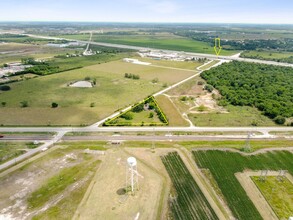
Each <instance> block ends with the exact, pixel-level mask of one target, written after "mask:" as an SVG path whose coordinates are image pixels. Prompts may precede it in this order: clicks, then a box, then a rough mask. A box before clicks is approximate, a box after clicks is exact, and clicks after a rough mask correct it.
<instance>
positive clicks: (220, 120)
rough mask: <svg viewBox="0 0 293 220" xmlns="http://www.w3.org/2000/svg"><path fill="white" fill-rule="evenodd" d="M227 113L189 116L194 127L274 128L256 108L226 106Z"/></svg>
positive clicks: (272, 123) (271, 122)
mask: <svg viewBox="0 0 293 220" xmlns="http://www.w3.org/2000/svg"><path fill="white" fill-rule="evenodd" d="M225 108H226V109H227V110H228V112H229V113H207V114H189V115H188V117H189V119H190V120H191V121H192V123H193V124H194V125H195V126H215V127H216V126H226V127H233V126H237V127H239V126H276V124H275V123H274V122H273V121H272V120H271V119H269V118H268V117H266V116H264V115H262V114H261V112H260V111H258V110H257V109H256V108H253V107H249V106H231V105H229V106H226V107H225Z"/></svg>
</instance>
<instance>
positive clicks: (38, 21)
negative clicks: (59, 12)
mask: <svg viewBox="0 0 293 220" xmlns="http://www.w3.org/2000/svg"><path fill="white" fill-rule="evenodd" d="M5 22H7V23H13V22H15V23H116V24H239V25H241V24H245V25H247V24H250V25H293V23H254V22H196V21H190V22H181V21H178V22H177V21H66V20H63V21H62V20H47V21H44V20H30V21H29V20H27V21H18V20H2V21H1V20H0V23H5Z"/></svg>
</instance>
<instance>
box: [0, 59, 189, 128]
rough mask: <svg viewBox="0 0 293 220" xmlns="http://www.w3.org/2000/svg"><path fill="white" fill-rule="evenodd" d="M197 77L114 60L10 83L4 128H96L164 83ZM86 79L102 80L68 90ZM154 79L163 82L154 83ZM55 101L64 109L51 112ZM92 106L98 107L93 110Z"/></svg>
mask: <svg viewBox="0 0 293 220" xmlns="http://www.w3.org/2000/svg"><path fill="white" fill-rule="evenodd" d="M113 59H117V57H113ZM125 73H133V74H138V75H139V76H140V79H139V80H133V79H126V78H124V74H125ZM192 74H194V73H193V72H190V71H184V70H182V71H181V70H170V69H166V68H159V67H151V66H143V65H134V64H130V63H125V62H122V61H114V62H108V63H105V64H97V65H92V66H87V67H85V68H81V69H76V70H72V71H67V72H62V73H58V74H53V75H48V76H42V77H38V78H35V79H30V80H27V81H22V82H17V83H12V84H9V85H10V87H11V90H10V91H7V92H1V101H4V102H6V107H0V111H1V114H0V124H3V125H81V124H91V123H94V122H96V121H98V120H100V119H102V118H105V117H106V116H108V115H110V114H112V113H114V111H116V110H118V109H121V108H124V107H126V106H129V105H131V104H133V103H136V102H139V101H140V100H142V99H143V98H145V97H147V96H148V95H151V94H152V93H154V92H156V91H159V90H161V89H163V85H164V84H173V83H175V82H178V81H180V80H183V79H185V78H187V77H189V76H191V75H192ZM85 77H90V78H91V79H96V86H94V87H93V88H73V87H68V86H67V84H69V83H71V82H75V81H79V80H84V79H85ZM154 78H157V79H158V83H152V80H153V79H154ZM23 101H27V103H28V107H26V108H21V107H20V102H23ZM52 102H56V103H58V104H59V106H58V108H51V103H52ZM92 103H94V104H93V105H94V106H93V107H90V106H91V104H92Z"/></svg>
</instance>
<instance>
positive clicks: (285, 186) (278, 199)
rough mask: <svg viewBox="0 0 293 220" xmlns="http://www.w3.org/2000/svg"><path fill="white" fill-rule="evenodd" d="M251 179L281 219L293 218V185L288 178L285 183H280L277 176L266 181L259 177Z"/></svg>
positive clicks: (284, 180) (267, 178) (269, 177)
mask: <svg viewBox="0 0 293 220" xmlns="http://www.w3.org/2000/svg"><path fill="white" fill-rule="evenodd" d="M251 178H252V180H253V182H254V183H255V184H256V186H257V187H258V189H259V190H260V191H261V193H262V195H263V196H264V197H265V199H266V200H267V202H268V203H269V204H270V206H271V207H272V209H273V210H274V212H275V213H276V215H277V216H278V218H279V219H288V217H289V216H292V213H293V184H292V183H291V182H290V181H289V180H288V179H287V178H284V179H283V181H279V180H278V179H277V177H275V176H268V177H266V179H265V181H261V180H259V177H257V176H253V177H251Z"/></svg>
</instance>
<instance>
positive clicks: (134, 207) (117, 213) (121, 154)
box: [74, 148, 166, 220]
mask: <svg viewBox="0 0 293 220" xmlns="http://www.w3.org/2000/svg"><path fill="white" fill-rule="evenodd" d="M129 152H130V153H131V154H132V153H133V155H134V156H136V158H137V160H138V166H137V167H138V172H139V179H138V181H139V190H138V191H137V192H136V193H135V195H130V194H125V193H124V192H123V188H124V187H125V185H126V159H127V158H128V157H129V156H130V155H131V154H129V153H127V151H124V150H122V149H120V148H117V149H112V150H108V151H107V155H106V158H105V160H104V162H103V164H102V165H101V167H100V169H99V172H98V173H97V175H96V176H95V177H94V179H93V182H92V183H91V185H90V187H89V188H88V191H87V193H86V194H85V196H84V198H83V201H82V202H81V204H80V206H79V208H78V209H77V211H76V213H75V216H74V219H138V218H139V219H140V220H141V219H156V218H157V217H159V216H160V215H161V214H162V205H161V203H162V198H161V197H162V196H163V195H162V193H161V192H162V191H163V192H164V191H165V190H166V189H164V187H163V186H164V177H162V176H161V175H160V174H159V173H158V172H156V171H155V170H153V169H152V167H151V166H154V167H158V168H159V167H161V166H162V164H161V165H160V163H161V162H160V160H159V157H155V156H154V155H152V154H153V153H152V152H151V151H150V150H149V149H148V150H146V149H143V148H142V149H129ZM150 155H152V156H150ZM154 158H157V159H154ZM141 159H142V160H141ZM146 161H147V162H148V163H150V164H151V166H149V165H147V163H146ZM159 169H161V168H159Z"/></svg>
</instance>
